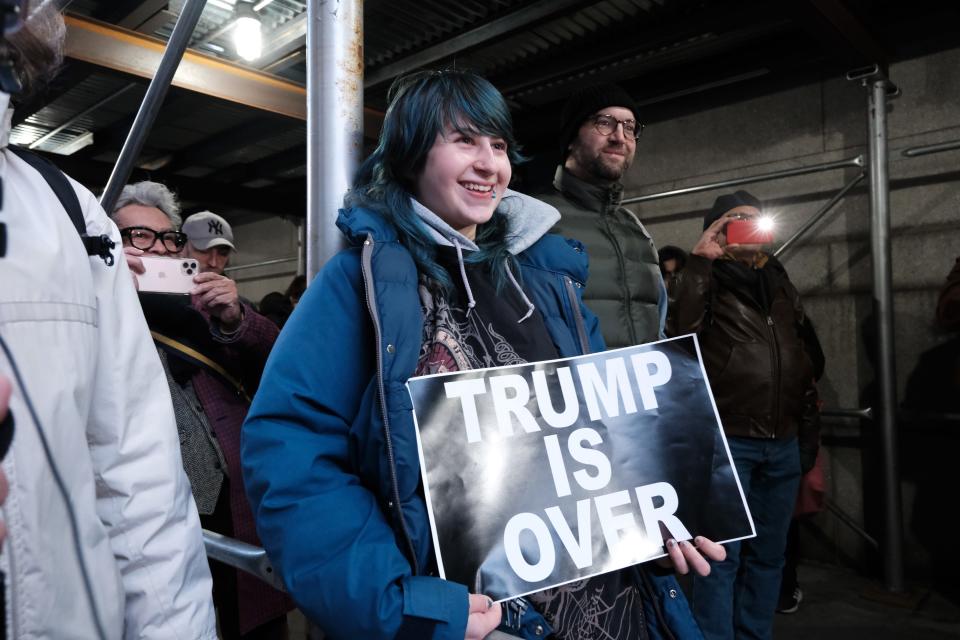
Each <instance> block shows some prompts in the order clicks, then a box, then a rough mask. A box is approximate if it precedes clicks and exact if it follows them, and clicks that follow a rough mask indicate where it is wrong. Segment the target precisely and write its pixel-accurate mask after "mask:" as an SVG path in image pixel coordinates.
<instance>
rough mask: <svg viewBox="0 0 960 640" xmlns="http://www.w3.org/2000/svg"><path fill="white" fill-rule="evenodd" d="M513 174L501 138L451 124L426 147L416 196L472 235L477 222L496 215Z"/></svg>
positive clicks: (464, 233) (470, 236)
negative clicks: (429, 146) (458, 127)
mask: <svg viewBox="0 0 960 640" xmlns="http://www.w3.org/2000/svg"><path fill="white" fill-rule="evenodd" d="M511 174H512V168H511V167H510V158H509V157H508V155H507V143H506V142H505V141H504V140H503V139H502V138H498V137H490V136H485V135H482V134H479V133H464V132H461V131H458V130H457V129H455V128H454V127H446V128H445V129H444V131H443V132H442V133H440V134H438V135H437V139H436V141H435V142H434V143H433V147H431V148H430V151H429V152H428V153H427V160H426V163H425V164H424V167H423V171H422V172H421V173H420V175H418V176H417V178H416V185H415V193H414V196H416V198H417V200H419V201H420V202H421V203H422V204H423V205H424V206H425V207H427V208H428V209H430V210H431V211H432V212H434V213H435V214H437V215H438V216H440V218H442V219H443V221H444V222H446V223H447V224H449V225H450V226H451V227H453V228H454V229H456V230H457V231H459V232H460V233H462V234H463V235H465V236H466V237H468V238H470V239H471V240H472V239H473V238H474V237H475V236H476V231H477V225H478V224H483V223H485V222H487V221H488V220H489V219H490V217H491V216H493V212H494V210H495V209H496V208H497V205H499V204H500V200H501V199H502V198H503V193H504V191H506V189H507V185H508V184H510V176H511Z"/></svg>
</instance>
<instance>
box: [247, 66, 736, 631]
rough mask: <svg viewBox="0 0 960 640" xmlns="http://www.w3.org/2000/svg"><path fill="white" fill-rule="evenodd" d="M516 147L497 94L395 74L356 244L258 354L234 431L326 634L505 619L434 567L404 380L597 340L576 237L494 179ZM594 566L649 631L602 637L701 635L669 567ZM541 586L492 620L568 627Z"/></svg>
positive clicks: (370, 162) (676, 553)
mask: <svg viewBox="0 0 960 640" xmlns="http://www.w3.org/2000/svg"><path fill="white" fill-rule="evenodd" d="M518 160H520V155H519V153H518V151H517V146H516V144H515V142H514V139H513V134H512V123H511V119H510V114H509V111H508V109H507V106H506V103H505V101H504V99H503V97H502V96H501V95H500V94H499V93H498V92H497V90H496V89H495V88H494V87H493V86H492V85H491V84H490V83H489V82H487V81H486V80H484V79H483V78H480V77H479V76H477V75H474V74H472V73H467V72H461V71H444V72H422V73H417V74H414V75H412V76H409V77H407V78H405V79H402V80H400V81H398V83H397V84H395V86H394V88H393V89H392V90H391V102H390V107H389V109H388V110H387V114H386V118H385V121H384V126H383V131H382V132H381V135H380V142H379V145H378V147H377V149H376V150H375V151H374V152H373V154H372V155H371V156H370V157H369V158H368V159H367V160H366V161H365V162H364V163H363V165H362V166H361V167H360V169H359V171H358V173H357V177H356V179H355V181H354V184H353V187H352V189H351V190H350V192H349V193H348V194H347V196H346V198H345V207H344V209H343V210H341V212H340V217H339V219H338V221H337V225H338V226H339V228H340V229H341V231H342V232H343V233H344V235H345V236H346V238H347V241H348V243H349V245H350V246H349V248H348V249H346V250H344V251H342V252H341V253H339V254H338V255H337V256H335V257H334V258H332V259H331V260H330V261H329V262H328V263H327V264H326V266H325V267H324V269H323V271H322V272H321V274H320V275H319V276H318V277H317V280H316V281H315V282H314V283H313V284H312V285H311V286H310V287H309V288H308V289H307V291H306V293H305V295H304V297H303V299H302V300H301V302H300V304H299V305H298V306H297V308H296V310H295V311H294V313H293V315H292V316H291V317H290V319H289V321H288V322H287V324H286V326H285V328H284V330H283V333H282V334H281V336H280V339H279V340H278V342H277V343H276V346H275V348H274V350H273V353H272V355H271V357H270V360H269V362H268V364H267V368H266V370H265V372H264V376H263V381H262V383H261V386H260V389H259V392H258V393H257V396H256V399H255V400H254V403H253V406H252V408H251V410H250V414H249V416H248V418H247V421H246V424H245V425H244V433H243V452H242V455H243V473H244V480H245V482H246V487H247V493H248V495H249V497H250V500H251V502H252V504H253V509H254V513H255V517H256V520H257V528H258V531H259V533H260V537H261V539H262V541H263V543H264V546H265V547H266V549H267V552H268V554H269V555H270V557H271V559H272V560H273V562H274V563H275V566H276V567H277V569H278V570H279V571H280V573H281V575H282V576H283V578H284V581H285V583H286V585H287V587H288V589H289V591H290V593H291V595H292V596H293V597H294V599H295V600H296V601H297V603H298V604H299V606H300V607H301V609H302V610H303V611H304V612H305V613H306V614H307V616H308V617H309V618H310V619H311V620H313V621H314V622H315V623H316V624H318V625H319V626H320V627H321V628H322V629H323V631H324V632H325V633H326V634H327V635H328V636H329V637H332V638H350V639H353V638H364V639H374V638H417V639H425V638H437V639H440V638H443V639H453V640H460V638H471V639H473V638H484V637H487V636H488V635H489V634H491V633H492V632H494V629H495V628H496V627H497V626H498V624H500V622H501V608H500V607H496V606H492V602H491V601H490V599H489V598H487V597H486V596H483V595H477V594H470V593H469V591H468V588H467V587H466V586H464V585H461V584H457V583H454V582H450V581H446V580H442V579H440V578H438V577H435V576H436V562H435V559H434V557H433V547H432V537H431V533H430V524H429V520H428V517H427V508H426V504H425V503H424V499H423V495H422V491H421V490H420V465H419V458H418V454H417V441H416V435H415V432H414V424H413V417H412V414H411V403H410V398H409V396H408V394H407V390H406V387H405V383H406V381H407V380H408V379H409V378H410V377H411V376H414V375H421V374H428V373H438V372H447V371H462V370H468V369H474V368H481V367H490V366H501V365H512V364H518V363H523V362H533V361H539V360H548V359H553V358H557V357H565V356H575V355H580V354H583V353H587V352H591V351H597V350H602V349H604V344H603V339H602V337H601V336H600V332H599V329H598V326H597V320H596V317H595V316H594V315H593V314H592V313H590V311H589V310H587V308H586V307H584V306H583V304H582V302H581V300H580V294H581V291H582V286H583V285H584V283H585V282H586V276H587V258H586V256H585V255H584V253H583V248H582V246H581V245H580V244H579V243H577V242H572V241H567V240H564V239H563V238H561V237H559V236H553V235H546V232H547V230H549V229H550V228H551V227H552V226H553V225H554V224H555V223H556V221H557V220H558V219H559V214H558V213H557V211H556V209H554V208H553V207H550V206H548V205H545V204H543V203H541V202H538V201H536V200H533V199H532V198H528V197H526V196H522V195H520V194H517V193H513V192H510V191H508V190H507V186H508V185H509V183H510V178H511V173H512V169H511V161H513V162H516V161H518ZM700 549H701V550H702V551H703V552H704V553H705V554H706V555H708V556H710V557H722V555H723V553H724V552H723V548H722V547H720V546H719V545H716V544H714V543H712V542H710V541H708V540H703V541H701V542H700ZM670 551H671V558H672V559H673V561H674V564H675V565H676V566H677V567H678V570H680V571H685V570H686V568H687V566H688V563H689V565H690V566H693V567H694V569H696V570H698V571H706V570H708V567H707V562H706V560H704V558H703V557H702V556H701V555H700V553H699V552H698V551H697V550H696V549H695V548H694V547H693V546H692V545H690V544H683V545H678V544H673V545H672V546H671V550H670ZM606 575H607V576H615V577H616V581H617V583H618V584H620V585H621V586H623V587H624V588H627V587H628V586H631V585H632V586H633V588H634V589H635V590H636V591H637V592H638V593H641V592H642V597H643V604H642V606H641V604H640V603H638V602H637V601H636V599H634V600H631V602H637V610H636V612H634V611H631V612H628V613H626V615H628V616H633V615H637V616H639V617H641V618H643V619H644V620H645V622H646V624H645V625H644V628H643V629H639V628H637V629H636V633H635V634H633V635H629V636H619V635H617V636H613V635H605V636H604V637H617V638H620V637H623V638H626V637H629V638H647V637H651V638H656V637H676V636H683V637H691V636H693V637H699V631H698V630H697V629H696V625H695V623H694V622H693V619H692V616H691V614H690V612H689V609H688V608H687V605H686V602H685V600H684V599H683V596H682V594H680V592H679V587H677V586H676V581H675V580H674V579H673V577H672V574H670V575H668V576H666V577H652V576H647V572H645V571H642V570H641V569H640V568H633V567H631V568H630V569H628V570H623V571H620V572H614V574H606ZM642 576H645V577H642ZM605 577H606V576H599V577H597V578H591V579H589V580H584V581H581V582H583V583H589V582H590V581H591V580H597V579H605ZM627 583H630V584H627ZM538 595H539V594H534V596H531V597H530V601H529V602H527V603H524V605H527V604H530V603H532V605H533V606H523V607H518V608H515V609H514V611H516V610H519V609H524V608H525V613H524V614H523V616H522V617H521V619H520V621H519V623H518V624H515V625H513V627H512V628H511V629H504V630H506V631H507V632H508V633H510V634H515V635H520V636H522V637H547V636H549V634H550V633H555V634H556V635H555V637H558V638H573V637H582V636H580V635H579V634H577V631H576V629H573V628H568V629H562V628H554V629H552V630H551V626H550V624H548V622H547V620H545V618H544V616H543V615H541V613H543V611H542V610H541V607H540V605H539V604H538V603H539V602H547V600H546V599H539V600H538V598H537V597H536V596H538ZM510 617H511V622H516V620H515V619H514V617H513V616H510ZM560 624H561V626H562V624H563V622H562V621H560ZM496 633H502V632H496Z"/></svg>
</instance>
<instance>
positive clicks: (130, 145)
mask: <svg viewBox="0 0 960 640" xmlns="http://www.w3.org/2000/svg"><path fill="white" fill-rule="evenodd" d="M206 4H207V0H187V2H186V4H184V5H183V10H182V11H180V17H178V18H177V24H176V25H175V26H174V27H173V32H172V33H171V34H170V40H168V41H167V48H166V50H165V51H164V52H163V58H162V59H161V60H160V66H159V67H158V68H157V72H156V74H155V75H154V76H153V80H151V81H150V86H149V87H147V93H146V95H144V96H143V102H142V103H141V104H140V109H139V111H137V117H136V118H134V120H133V126H132V127H130V133H129V134H127V140H126V142H124V143H123V149H122V150H121V151H120V157H119V158H117V163H116V164H115V165H114V167H113V172H112V173H111V174H110V179H109V180H108V181H107V187H106V188H105V189H104V190H103V195H102V196H101V197H100V206H102V207H103V208H104V210H106V212H107V213H110V212H111V211H112V210H113V205H114V204H115V203H116V202H117V198H119V197H120V192H121V191H122V190H123V186H124V185H125V184H127V180H129V179H130V172H131V171H133V165H134V163H135V162H136V161H137V158H138V157H139V156H140V151H141V150H142V149H143V143H144V142H146V140H147V136H148V135H149V134H150V129H151V127H153V121H154V120H156V119H157V114H158V113H160V107H161V106H163V99H164V97H166V95H167V90H168V89H169V88H170V82H171V81H172V80H173V76H174V74H175V73H176V72H177V67H179V66H180V59H181V58H183V52H184V51H186V49H187V45H188V44H189V43H190V37H191V36H192V35H193V30H194V28H195V27H196V26H197V22H198V21H199V20H200V14H201V13H203V7H204V5H206Z"/></svg>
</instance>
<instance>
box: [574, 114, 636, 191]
mask: <svg viewBox="0 0 960 640" xmlns="http://www.w3.org/2000/svg"><path fill="white" fill-rule="evenodd" d="M598 119H599V120H598ZM618 120H619V121H620V122H617V121H618ZM626 121H630V122H633V124H634V126H635V127H639V126H640V125H639V124H637V122H636V120H635V118H634V117H633V112H632V111H630V109H626V108H624V107H607V108H605V109H601V110H600V111H598V112H597V113H595V114H593V115H592V116H590V117H589V118H587V119H586V121H584V123H583V124H582V125H580V130H579V131H578V132H577V137H576V138H574V140H573V142H572V143H571V144H570V154H569V155H568V156H567V160H566V162H565V164H564V166H565V167H566V169H567V170H568V171H569V172H570V173H572V174H573V175H575V176H577V177H578V178H580V179H581V180H586V181H588V182H617V181H619V180H620V179H621V178H622V177H623V174H625V173H626V172H627V169H629V168H630V164H631V163H632V162H633V155H634V153H635V152H636V150H637V141H636V139H635V138H634V136H633V135H632V134H629V133H627V132H626V131H624V125H623V124H622V122H626ZM598 122H599V128H600V129H610V128H611V124H612V130H611V131H610V133H609V134H604V133H602V132H601V131H599V130H598Z"/></svg>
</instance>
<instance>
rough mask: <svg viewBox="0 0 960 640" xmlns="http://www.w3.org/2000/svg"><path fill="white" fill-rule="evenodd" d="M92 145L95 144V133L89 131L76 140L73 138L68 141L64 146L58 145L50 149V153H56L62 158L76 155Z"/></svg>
mask: <svg viewBox="0 0 960 640" xmlns="http://www.w3.org/2000/svg"><path fill="white" fill-rule="evenodd" d="M92 144H93V132H92V131H87V132H85V133H82V134H80V135H79V136H77V137H76V138H73V139H72V140H67V141H66V142H64V143H63V144H60V145H57V146H56V147H52V148H51V149H50V153H56V154H57V155H61V156H70V155H73V154H75V153H76V152H77V151H80V149H83V148H84V147H89V146H90V145H92Z"/></svg>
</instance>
